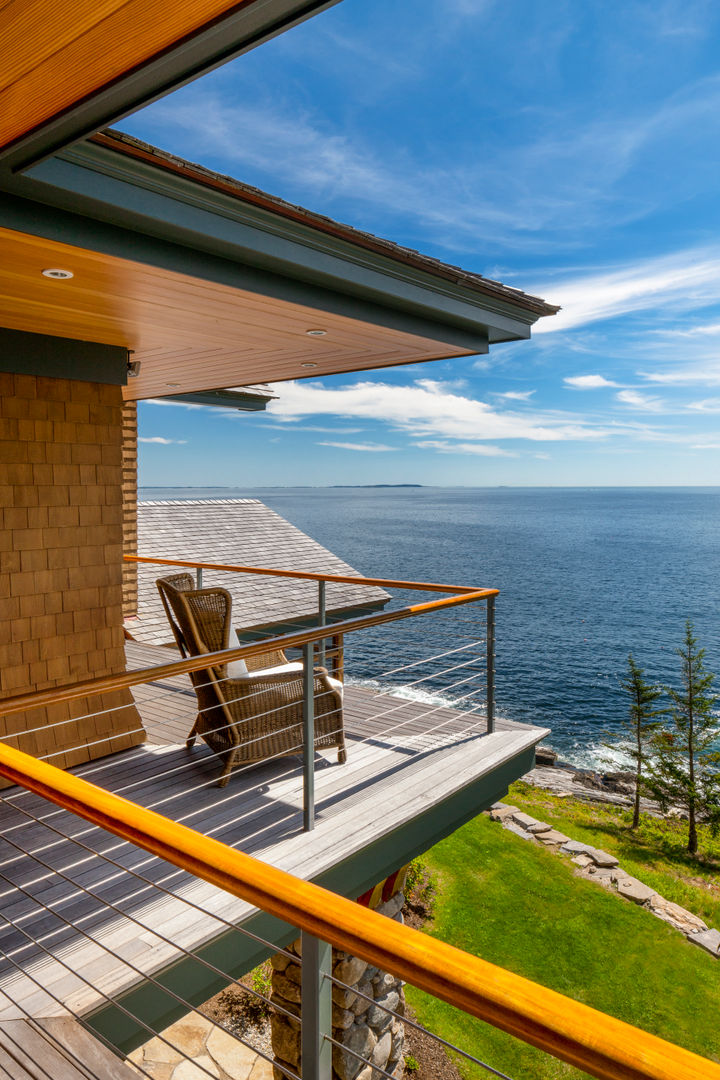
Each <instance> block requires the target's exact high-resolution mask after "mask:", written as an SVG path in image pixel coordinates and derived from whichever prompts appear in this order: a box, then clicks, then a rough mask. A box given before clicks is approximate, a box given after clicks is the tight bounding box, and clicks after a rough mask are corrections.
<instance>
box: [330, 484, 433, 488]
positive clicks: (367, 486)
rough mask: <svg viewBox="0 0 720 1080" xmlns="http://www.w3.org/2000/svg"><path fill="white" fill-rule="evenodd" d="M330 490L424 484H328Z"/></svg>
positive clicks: (419, 486)
mask: <svg viewBox="0 0 720 1080" xmlns="http://www.w3.org/2000/svg"><path fill="white" fill-rule="evenodd" d="M330 487H332V488H399V487H401V488H406V487H411V488H421V487H425V485H424V484H330Z"/></svg>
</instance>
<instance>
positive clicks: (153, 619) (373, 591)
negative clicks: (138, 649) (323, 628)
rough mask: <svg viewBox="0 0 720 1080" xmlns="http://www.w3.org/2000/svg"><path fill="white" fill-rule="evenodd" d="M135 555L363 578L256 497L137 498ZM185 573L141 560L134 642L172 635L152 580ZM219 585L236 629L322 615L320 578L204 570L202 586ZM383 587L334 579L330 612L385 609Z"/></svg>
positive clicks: (130, 623) (131, 624) (163, 640)
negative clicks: (319, 612)
mask: <svg viewBox="0 0 720 1080" xmlns="http://www.w3.org/2000/svg"><path fill="white" fill-rule="evenodd" d="M138 554H139V555H145V556H152V555H156V556H158V557H159V558H164V559H187V560H189V561H192V562H213V563H225V564H231V565H243V566H265V567H268V568H272V569H275V570H310V571H314V572H326V573H329V574H341V575H345V576H352V577H361V576H362V575H361V574H360V573H359V572H358V571H357V570H354V569H353V568H352V567H351V566H349V565H348V564H347V563H346V562H343V560H342V559H339V558H338V557H337V555H333V553H332V552H331V551H328V550H327V548H324V547H323V546H322V545H321V544H318V543H317V542H316V541H315V540H312V539H311V538H310V537H309V536H307V535H306V534H305V533H304V532H301V531H300V529H297V528H296V527H295V526H294V525H291V524H290V522H289V521H286V520H285V518H283V517H281V516H280V515H279V514H276V513H275V511H274V510H271V509H270V508H269V507H268V506H265V504H264V503H262V502H260V501H259V499H184V500H179V499H178V500H164V501H158V502H140V503H138ZM179 572H181V571H180V570H179V569H178V570H174V569H173V568H172V567H163V566H153V565H152V564H149V563H139V564H138V614H137V618H133V619H129V620H127V622H126V626H127V629H128V632H129V633H130V634H131V635H132V637H133V638H135V640H137V641H141V642H145V643H147V644H151V645H165V644H170V643H171V641H172V633H171V631H170V627H169V625H168V622H167V618H166V616H165V612H164V611H163V607H162V604H161V602H160V596H159V594H158V591H157V588H156V585H155V581H156V579H157V578H159V577H162V576H163V575H164V574H172V573H179ZM211 585H221V586H222V587H223V588H225V589H228V591H229V592H230V593H231V595H232V598H233V624H234V626H235V627H236V629H237V630H238V632H242V631H243V630H250V629H252V628H255V627H267V626H268V625H270V626H272V625H283V624H288V623H292V622H295V621H302V620H304V619H309V618H312V617H313V616H315V617H316V616H317V610H318V587H317V583H316V582H315V581H302V580H300V579H295V578H276V577H265V576H262V575H256V574H238V573H232V572H227V571H224V572H223V571H217V570H204V571H203V586H204V587H208V586H211ZM389 599H390V597H389V595H388V593H386V592H385V591H384V590H383V589H377V588H373V587H368V586H362V585H352V584H339V583H333V582H329V583H328V585H327V593H326V608H327V612H328V615H329V616H334V617H335V618H337V617H338V616H340V615H344V614H345V613H347V615H348V617H350V616H351V615H352V614H355V613H359V611H360V610H363V611H365V610H368V609H370V610H372V609H376V608H381V607H383V606H384V605H385V604H386V603H387V601H388V600H389Z"/></svg>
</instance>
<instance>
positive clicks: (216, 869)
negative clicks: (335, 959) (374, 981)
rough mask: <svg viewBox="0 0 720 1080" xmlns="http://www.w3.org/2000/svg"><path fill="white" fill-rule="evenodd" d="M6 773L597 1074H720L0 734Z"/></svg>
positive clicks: (604, 1078)
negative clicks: (36, 755)
mask: <svg viewBox="0 0 720 1080" xmlns="http://www.w3.org/2000/svg"><path fill="white" fill-rule="evenodd" d="M0 775H2V776H4V777H5V778H6V779H7V780H10V781H12V782H13V783H16V784H20V785H22V786H23V787H25V788H27V789H29V790H30V791H34V792H36V793H37V794H39V795H41V796H43V797H44V798H46V799H49V800H50V801H51V802H53V803H55V804H56V805H58V806H61V807H63V808H64V809H66V810H70V811H71V812H73V813H75V814H77V815H79V816H80V817H82V818H84V819H85V820H87V821H90V822H92V823H93V824H95V825H99V826H100V827H101V828H104V829H107V830H108V831H109V832H111V833H114V834H115V835H116V836H120V837H122V838H123V839H125V840H129V841H130V842H131V843H133V844H136V845H137V846H138V847H141V848H143V849H144V850H146V851H149V852H151V853H152V854H154V855H157V856H159V857H160V858H163V859H166V860H167V861H168V862H170V863H172V864H173V865H175V866H178V867H180V868H182V869H183V870H185V871H187V872H188V873H190V874H193V875H194V876H195V877H198V878H202V879H203V880H204V881H208V882H210V883H211V884H213V885H215V886H217V887H218V888H220V889H223V890H225V891H226V892H228V893H231V894H232V895H234V896H238V897H240V898H241V899H243V900H246V901H249V902H250V903H252V904H254V905H255V906H256V907H259V908H261V909H262V910H264V911H267V912H269V913H270V914H272V915H275V916H276V917H277V918H279V919H281V920H282V921H283V922H287V923H290V924H291V925H292V926H296V927H298V928H299V929H301V930H305V931H307V932H308V933H310V934H313V935H315V936H316V937H318V938H321V939H322V940H323V941H328V942H330V943H331V944H333V945H334V946H336V948H339V949H343V950H344V951H346V952H349V953H351V954H352V955H354V956H359V957H361V958H362V959H363V960H366V961H368V963H370V964H373V965H375V966H376V967H379V968H380V969H381V970H383V971H390V972H392V973H393V974H395V975H397V976H399V977H400V978H402V979H405V980H406V981H407V982H409V983H411V984H412V985H414V986H417V987H419V988H420V989H421V990H425V991H426V992H427V993H429V994H432V995H434V996H435V997H438V998H441V999H442V1000H443V1001H446V1002H449V1003H450V1004H451V1005H454V1006H456V1007H457V1008H459V1009H462V1010H463V1011H464V1012H466V1013H470V1014H471V1015H472V1016H476V1017H479V1018H480V1019H481V1020H484V1021H486V1022H487V1023H490V1024H493V1025H494V1026H495V1027H498V1028H500V1029H501V1030H503V1031H506V1032H508V1033H509V1034H511V1035H514V1036H516V1037H517V1038H519V1039H522V1040H523V1041H525V1042H527V1043H530V1044H531V1045H533V1046H536V1047H538V1048H539V1049H541V1050H543V1051H545V1052H546V1053H548V1054H551V1055H553V1056H554V1057H557V1058H560V1059H561V1060H562V1061H566V1062H569V1063H570V1064H571V1065H574V1066H576V1067H577V1068H579V1069H582V1070H584V1071H585V1072H587V1073H590V1074H591V1075H592V1076H596V1077H599V1078H601V1080H720V1065H717V1064H715V1063H713V1062H711V1061H709V1060H707V1059H705V1058H701V1057H698V1056H697V1055H696V1054H693V1053H691V1052H690V1051H688V1050H683V1049H681V1048H680V1047H678V1046H675V1045H673V1044H672V1043H668V1042H666V1041H665V1040H664V1039H660V1038H658V1037H657V1036H655V1035H650V1034H648V1033H647V1032H644V1031H641V1030H639V1029H638V1028H634V1027H632V1026H631V1025H630V1024H626V1023H624V1022H623V1021H621V1020H617V1019H615V1018H614V1017H611V1016H607V1015H606V1014H604V1013H601V1012H598V1011H597V1010H596V1009H592V1008H590V1007H589V1006H588V1005H583V1004H581V1003H580V1002H576V1001H573V1000H572V999H571V998H568V997H565V996H564V995H562V994H559V993H557V992H556V991H554V990H549V989H547V988H546V987H542V986H539V985H538V984H537V983H533V982H531V981H530V980H528V979H525V978H523V977H522V976H520V975H515V974H513V973H512V972H510V971H506V970H504V969H503V968H500V967H496V966H495V965H494V964H490V963H488V962H487V961H485V960H481V959H480V958H479V957H476V956H471V955H470V954H469V953H466V952H463V951H462V950H460V949H456V948H454V947H453V946H452V945H448V944H446V943H445V942H443V941H440V940H438V939H437V938H434V937H430V936H428V935H426V934H421V933H420V932H419V931H417V930H413V929H412V928H411V927H408V926H403V925H401V924H399V923H397V922H395V921H394V920H393V919H387V918H385V917H384V916H382V915H378V914H377V913H376V912H374V911H370V910H368V909H367V908H365V907H361V906H360V905H359V904H355V903H353V902H352V901H351V900H346V899H345V898H343V897H340V896H336V895H335V894H334V893H331V892H329V891H328V890H326V889H323V888H321V887H320V886H318V885H314V884H312V883H311V882H308V881H303V880H302V879H301V878H297V877H295V876H293V875H292V874H288V873H286V872H285V871H283V870H279V869H277V868H276V867H273V866H270V865H268V864H266V863H263V862H260V861H259V860H258V859H254V858H252V857H251V856H249V855H245V854H244V853H242V852H240V851H236V850H235V849H234V848H230V847H227V846H226V845H225V844H222V843H220V842H219V841H217V840H213V839H211V838H210V837H207V836H202V835H201V834H200V833H197V832H195V831H194V830H193V829H189V828H187V826H184V825H179V824H177V823H176V822H174V821H171V820H170V819H169V818H166V817H163V816H162V815H160V814H157V813H155V812H154V811H152V810H146V809H145V808H144V807H141V806H138V805H136V804H135V803H132V802H130V801H128V800H127V799H123V798H121V797H119V796H118V795H113V794H112V793H110V792H108V791H105V790H103V789H102V788H99V787H97V786H95V785H94V784H90V783H88V782H87V781H86V780H81V779H80V778H79V777H76V776H73V775H71V774H69V773H65V772H63V771H62V770H60V769H57V768H56V767H55V766H53V765H48V764H47V763H46V762H42V761H38V760H36V759H35V758H33V757H31V756H30V755H28V754H24V753H22V751H20V750H15V749H13V748H12V747H9V746H6V745H5V744H4V743H1V742H0Z"/></svg>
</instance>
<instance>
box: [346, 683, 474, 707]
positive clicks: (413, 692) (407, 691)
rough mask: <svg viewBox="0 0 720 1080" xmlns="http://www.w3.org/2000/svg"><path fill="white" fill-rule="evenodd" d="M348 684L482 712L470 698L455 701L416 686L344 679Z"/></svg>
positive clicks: (444, 705)
mask: <svg viewBox="0 0 720 1080" xmlns="http://www.w3.org/2000/svg"><path fill="white" fill-rule="evenodd" d="M345 681H346V683H347V685H348V686H359V687H362V688H364V689H365V690H374V691H375V692H376V693H380V694H387V696H388V697H394V698H401V699H402V700H403V701H417V702H418V703H419V704H421V705H434V706H437V707H440V708H445V709H458V710H460V711H462V710H463V709H467V710H470V709H472V710H473V712H483V711H484V710H482V709H476V705H477V702H475V701H474V700H472V699H471V698H466V699H465V700H464V701H455V700H453V698H451V697H447V696H446V695H444V694H435V693H431V692H430V691H429V690H423V689H422V688H420V687H417V686H388V684H387V683H381V682H379V681H378V680H377V679H353V678H350V679H346V680H345Z"/></svg>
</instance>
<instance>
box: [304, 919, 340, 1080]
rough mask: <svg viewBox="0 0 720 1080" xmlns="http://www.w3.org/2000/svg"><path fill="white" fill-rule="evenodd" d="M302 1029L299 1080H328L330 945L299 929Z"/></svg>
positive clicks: (329, 1051) (330, 1045) (329, 1062)
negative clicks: (300, 1077) (300, 1079)
mask: <svg viewBox="0 0 720 1080" xmlns="http://www.w3.org/2000/svg"><path fill="white" fill-rule="evenodd" d="M301 939H302V983H301V990H300V992H301V1008H302V1013H301V1015H302V1027H301V1034H300V1047H301V1051H300V1052H301V1059H300V1060H301V1067H300V1075H301V1076H302V1078H303V1080H331V1077H332V1043H331V1042H330V1040H329V1039H328V1038H326V1036H332V1033H333V1031H332V982H331V980H330V978H329V976H330V975H331V974H332V946H331V945H328V943H327V942H326V941H320V939H319V938H316V937H313V936H312V934H308V933H307V932H306V931H305V930H303V932H302V935H301Z"/></svg>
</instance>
